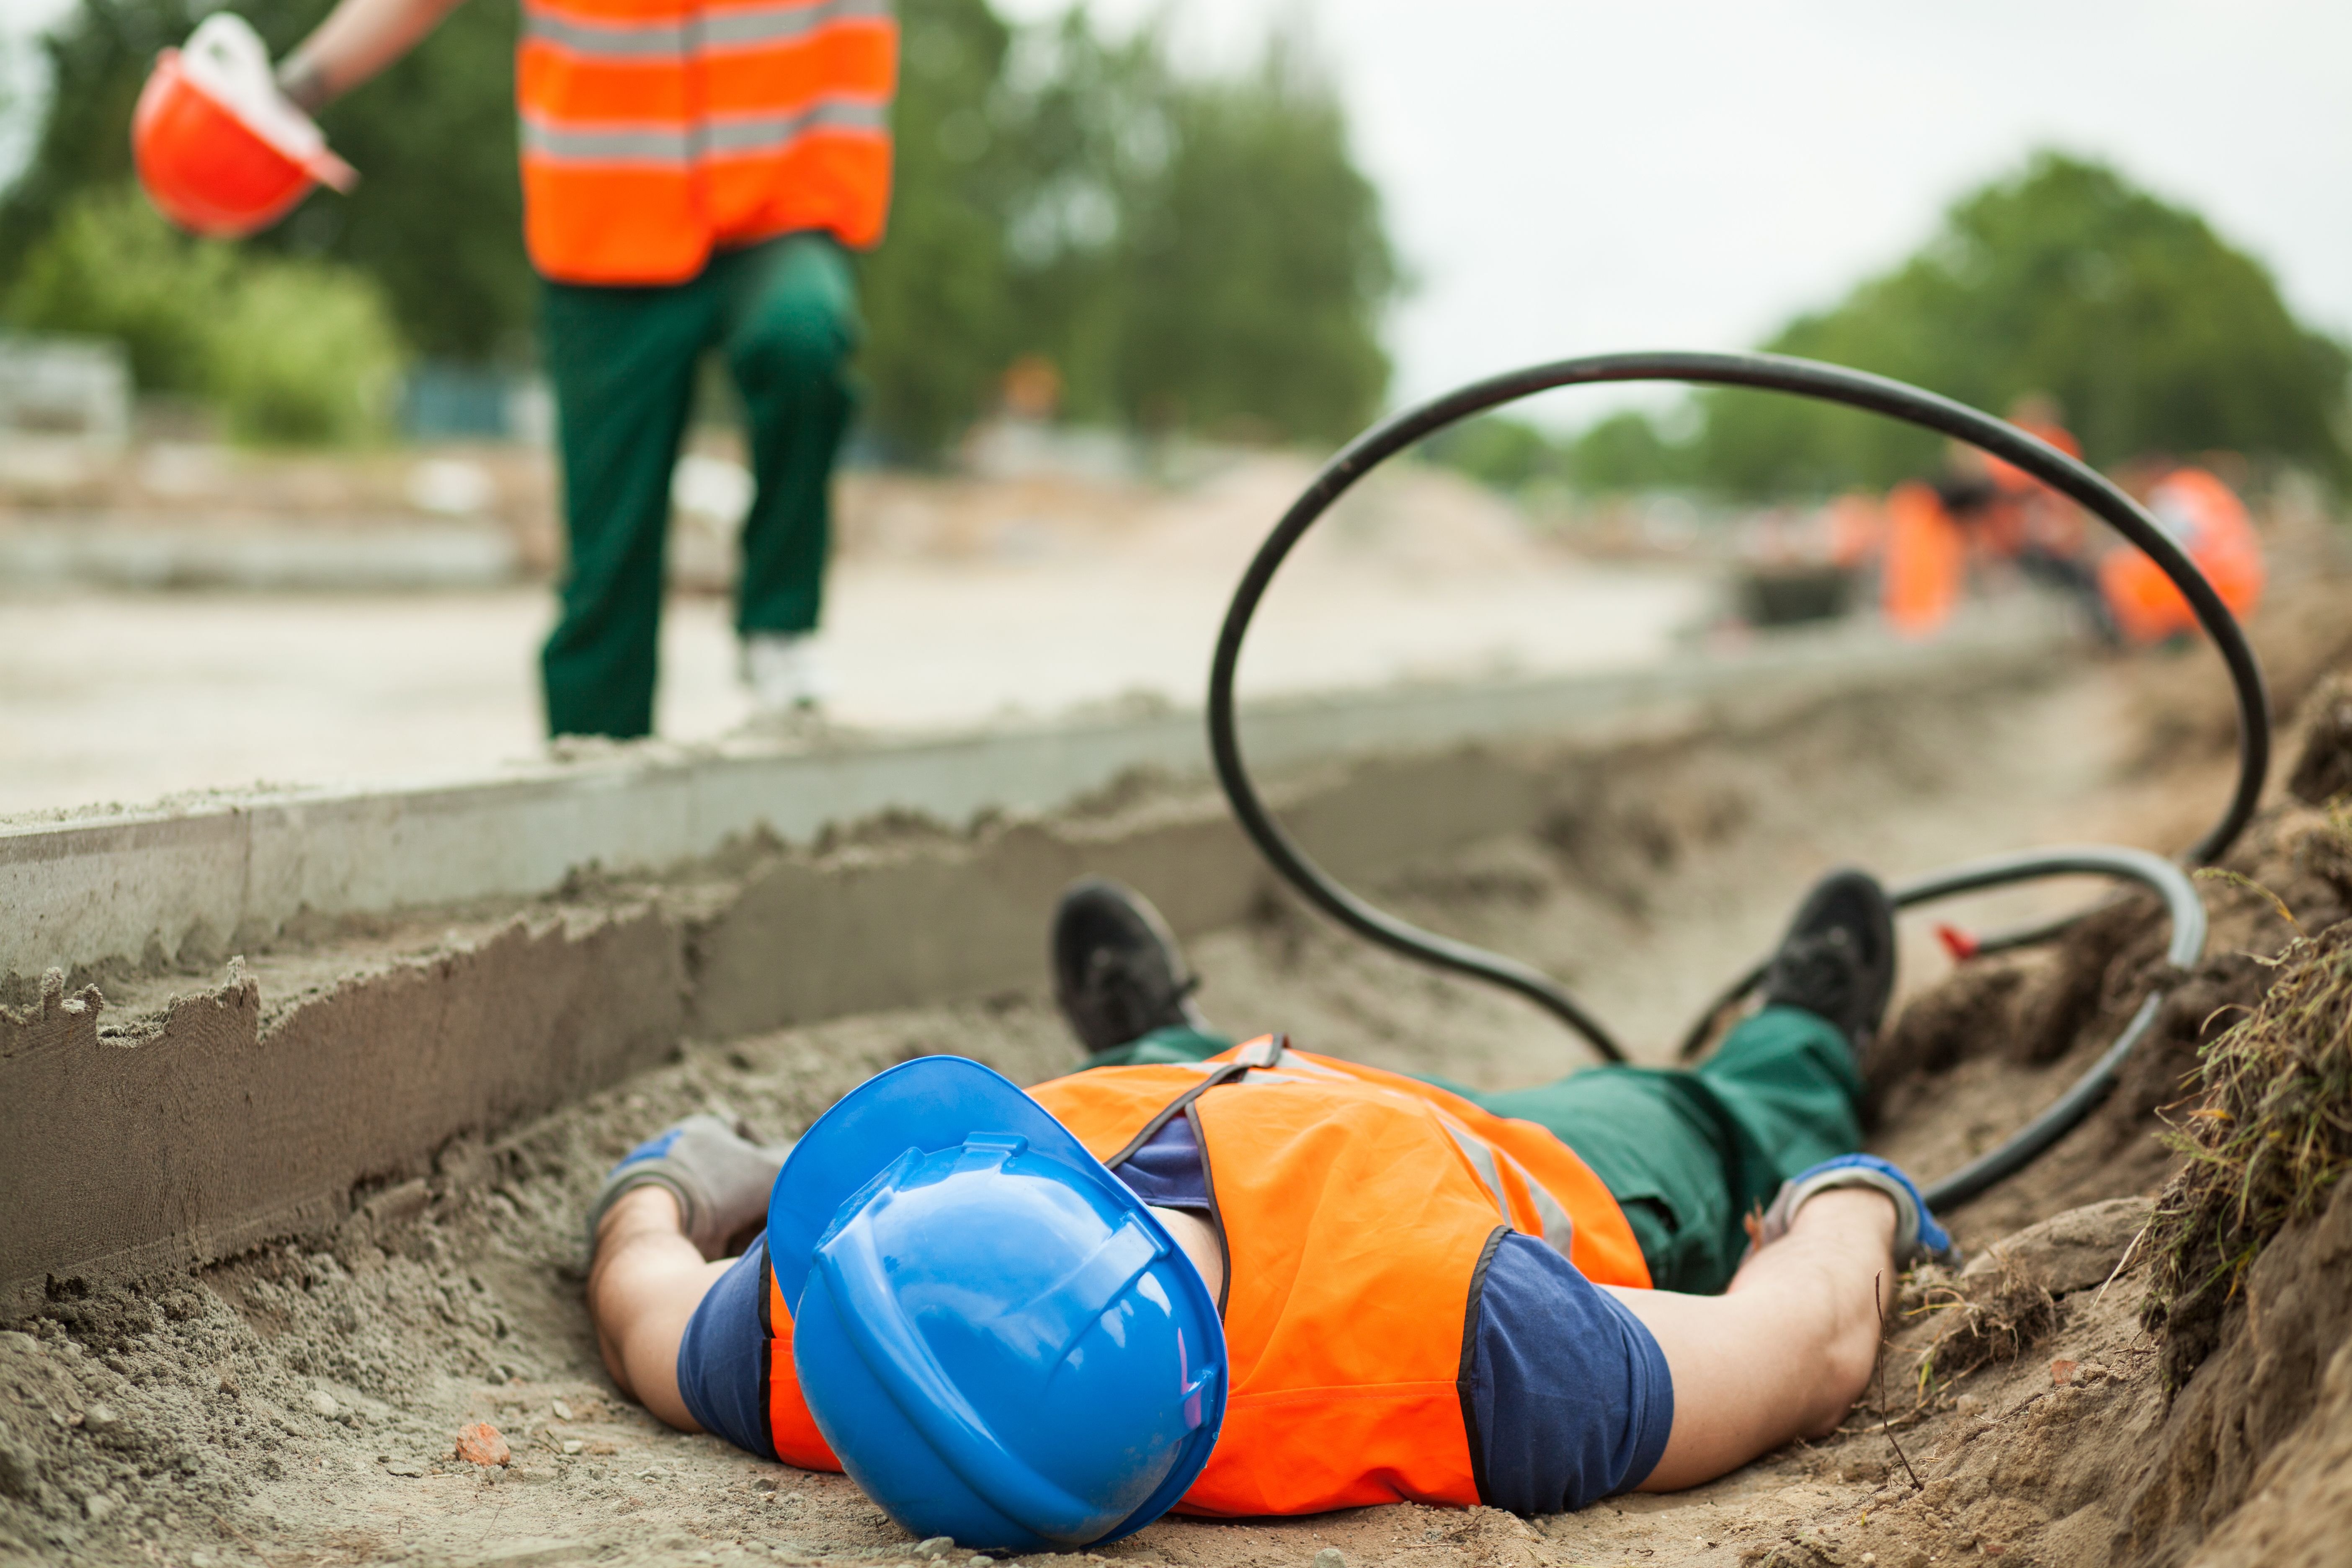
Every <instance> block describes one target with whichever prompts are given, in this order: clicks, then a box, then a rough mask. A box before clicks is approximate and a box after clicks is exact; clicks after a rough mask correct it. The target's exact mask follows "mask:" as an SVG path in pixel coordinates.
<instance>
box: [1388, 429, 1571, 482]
mask: <svg viewBox="0 0 2352 1568" xmlns="http://www.w3.org/2000/svg"><path fill="white" fill-rule="evenodd" d="M1420 452H1421V456H1422V457H1423V458H1426V459H1427V460H1428V461H1430V462H1433V463H1439V464H1443V465H1444V467H1446V468H1455V469H1458V470H1460V471H1461V472H1463V473H1465V474H1467V475H1469V476H1470V477H1471V478H1472V479H1476V480H1477V481H1478V482H1479V483H1480V484H1483V485H1489V486H1492V487H1493V488H1494V489H1498V490H1503V491H1506V492H1508V491H1515V490H1522V489H1527V487H1528V486H1529V485H1531V484H1533V483H1535V482H1536V481H1538V479H1558V478H1559V477H1560V476H1561V474H1562V471H1563V470H1564V468H1565V467H1566V454H1565V453H1564V452H1563V451H1562V450H1561V448H1560V447H1559V446H1558V445H1556V444H1555V443H1554V442H1553V440H1552V438H1551V437H1549V436H1547V435H1545V434H1544V433H1543V432H1542V431H1541V430H1539V429H1538V428H1536V426H1532V425H1530V424H1528V422H1527V421H1526V420H1524V419H1514V418H1512V417H1511V416H1509V415H1507V414H1481V415H1479V416H1476V417H1475V418H1472V419H1465V420H1464V421H1463V422H1462V423H1461V424H1459V425H1456V426H1453V427H1452V428H1450V429H1445V430H1441V431H1439V432H1438V433H1437V434H1436V435H1434V436H1432V437H1430V438H1429V439H1428V440H1426V441H1423V443H1422V444H1421V447H1420Z"/></svg>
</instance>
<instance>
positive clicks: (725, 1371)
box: [677, 1237, 776, 1459]
mask: <svg viewBox="0 0 2352 1568" xmlns="http://www.w3.org/2000/svg"><path fill="white" fill-rule="evenodd" d="M767 1296H768V1239H767V1237H761V1238H760V1239H759V1240H757V1241H755V1242H753V1243H752V1244H751V1247H749V1248H748V1249H747V1250H746V1251H745V1252H744V1254H743V1256H742V1257H740V1258H737V1259H736V1260H735V1263H734V1267H732V1268H729V1269H728V1270H727V1272H726V1273H724V1274H722V1275H720V1276H719V1283H718V1284H716V1285H713V1286H712V1287H711V1288H710V1289H709V1290H708V1291H706V1292H705V1293H704V1295H703V1298H702V1301H701V1304H700V1305H698V1306H697V1307H696V1308H695V1309H694V1316H692V1317H690V1318H688V1320H687V1321H686V1333H685V1334H684V1335H683V1336H682V1337H681V1338H680V1339H679V1340H678V1342H677V1392H678V1396H679V1397H680V1398H681V1399H683V1400H684V1401H685V1402H686V1411H687V1414H688V1415H691V1416H693V1417H694V1419H695V1421H696V1423H697V1424H698V1425H699V1426H701V1428H702V1429H703V1430H704V1431H706V1432H709V1433H713V1434H715V1435H717V1436H721V1437H724V1438H726V1439H727V1440H728V1441H729V1442H730V1443H732V1444H734V1445H735V1446H736V1447H739V1448H741V1449H743V1450H744V1451H745V1452H747V1453H752V1454H757V1455H759V1456H760V1458H763V1459H772V1458H775V1457H776V1446H775V1444H774V1442H773V1441H772V1440H771V1439H770V1437H769V1436H768V1353H769V1344H770V1342H769V1339H768V1331H767V1328H766V1326H765V1325H764V1324H762V1323H761V1321H760V1309H761V1304H762V1303H763V1302H765V1301H766V1300H767Z"/></svg>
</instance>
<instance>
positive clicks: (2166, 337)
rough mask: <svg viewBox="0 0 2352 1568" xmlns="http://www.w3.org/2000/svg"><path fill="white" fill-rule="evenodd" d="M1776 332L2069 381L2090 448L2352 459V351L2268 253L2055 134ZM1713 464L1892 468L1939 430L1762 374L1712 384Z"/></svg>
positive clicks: (1760, 475) (1809, 343) (1773, 478)
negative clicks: (1740, 382)
mask: <svg viewBox="0 0 2352 1568" xmlns="http://www.w3.org/2000/svg"><path fill="white" fill-rule="evenodd" d="M1765 346H1766V347H1767V348H1769V349H1771V350H1774V351H1776V352H1779V353H1791V354H1801V355H1803V356H1805V357H1807V358H1811V359H1821V360H1827V361H1831V362H1832V363H1839V364H1847V365H1853V366H1856V367H1858V368H1861V369H1864V370H1872V371H1877V372H1880V373H1882V374H1887V375H1892V376H1896V377H1899V378H1900V379H1902V380H1905V381H1909V382H1913V383H1916V384H1919V385H1922V386H1926V387H1928V388H1931V389H1933V390H1935V391H1937V392H1941V393H1944V394H1946V395H1949V396H1952V397H1956V398H1958V399H1959V400H1960V401H1962V402H1964V403H1969V404H1972V405H1976V406H1978V407H1980V408H1989V409H1993V410H1996V411H1997V410H2000V409H2002V408H2004V407H2006V406H2008V405H2009V404H2010V403H2011V402H2012V401H2013V400H2015V399H2016V398H2018V397H2020V396H2021V395H2026V394H2028V393H2033V392H2046V393H2050V394H2053V395H2055V396H2056V397H2057V398H2058V400H2059V402H2060V403H2061V404H2062V405H2063V407H2064V409H2065V410H2066V412H2067V414H2068V416H2069V422H2070V424H2071V425H2072V426H2073V428H2074V432H2075V434H2076V435H2077V437H2079V438H2080V439H2081V440H2082V442H2083V445H2084V455H2085V456H2086V457H2087V458H2089V459H2090V460H2091V461H2092V462H2094V463H2095V464H2103V465H2104V464H2111V463H2114V462H2116V461H2118V460H2121V459H2123V458H2128V457H2131V456H2133V455H2135V454H2137V453H2140V452H2144V451H2149V450H2168V451H2173V452H2194V451H2199V450H2202V449H2206V448H2211V447H2227V448H2231V449H2234V450H2237V451H2240V452H2243V453H2246V454H2248V455H2250V456H2255V457H2267V458H2284V459H2286V460H2289V461H2294V462H2300V463H2305V464H2309V465H2311V466H2313V467H2315V468H2319V469H2321V470H2322V471H2324V472H2327V473H2330V474H2333V475H2336V476H2338V477H2342V476H2344V475H2346V474H2347V472H2352V453H2347V450H2346V448H2345V445H2344V441H2343V437H2342V436H2341V434H2340V432H2341V430H2342V429H2343V423H2342V422H2343V418H2344V411H2345V401H2346V377H2347V373H2352V353H2347V350H2346V348H2345V346H2344V345H2343V344H2341V343H2339V342H2335V341H2333V340H2332V339H2329V338H2327V337H2326V336H2325V335H2323V334H2321V333H2318V332H2315V331H2310V330H2308V329H2306V328H2305V327H2303V326H2301V325H2300V324H2298V323H2297V322H2296V321H2294V317H2293V316H2292V314H2291V313H2290V312H2289V311H2288V310H2287V308H2286V305H2285V303H2284V301H2283V300H2281V299H2280V297H2279V293H2278V289H2277V287H2276V285H2275V284H2274V283H2273V280H2272V279H2271V278H2270V275H2269V274H2268V273H2267V272H2266V271H2265V270H2264V269H2263V267H2262V265H2261V264H2260V263H2259V262H2257V261H2255V260H2254V259H2252V258H2251V257H2248V256H2247V255H2245V254H2244V253H2243V252H2242V251H2240V250H2237V249H2235V248H2233V247H2231V246H2230V245H2229V244H2228V243H2227V242H2226V241H2224V240H2223V239H2221V237H2219V236H2217V235H2216V234H2215V233H2214V232H2213V230H2212V229H2211V228H2210V226H2208V225H2207V224H2206V222H2205V220H2204V219H2203V218H2201V217H2200V216H2197V215H2196V214H2195V213H2192V212H2189V211H2187V210H2186V209H2183V208H2180V207H2176V206H2172V205H2168V204H2166V203H2164V202H2162V201H2160V200H2158V198H2157V197H2155V196H2153V195H2149V194H2148V193H2147V192H2145V191H2142V190H2138V189H2137V188H2135V187H2134V186H2132V185H2131V184H2128V183H2127V182H2126V181H2125V180H2124V179H2123V178H2122V177H2121V176H2120V175H2118V174H2116V172H2115V171H2114V170H2112V169H2109V168H2106V167H2105V166H2104V165H2101V164H2097V163H2085V162H2083V161H2080V160H2077V159H2074V158H2070V157H2067V156H2065V155H2063V154H2061V153H2050V152H2044V153H2039V154H2037V155H2036V156H2035V157H2034V158H2033V159H2032V161H2031V163H2029V164H2028V165H2027V167H2026V168H2025V169H2024V170H2023V171H2022V172H2021V173H2020V174H2017V175H2015V176H2013V177H2011V178H2010V179H2007V180H2003V181H1999V182H1996V183H1994V184H1990V185H1987V186H1985V187H1984V188H1982V189H1980V190H1979V191H1977V192H1974V193H1972V194H1971V195H1968V196H1965V197H1963V198H1962V199H1961V200H1960V201H1958V203H1956V204H1955V205H1953V206H1952V208H1951V209H1950V211H1949V212H1948V214H1947V215H1946V217H1945V222H1944V226H1943V228H1942V229H1941V231H1940V232H1939V233H1938V234H1937V236H1936V237H1934V239H1933V240H1931V241H1930V242H1929V243H1928V244H1927V246H1926V247H1924V248H1922V249H1921V250H1920V251H1919V252H1918V253H1917V254H1916V255H1915V256H1914V257H1912V258H1910V259H1909V260H1907V261H1906V262H1905V263H1904V264H1903V265H1902V266H1900V267H1899V268H1895V270H1894V271H1893V272H1890V273H1888V274H1886V275H1885V276H1883V277H1879V278H1874V279H1869V280H1868V281H1866V282H1864V283H1862V284H1861V285H1859V286H1858V287H1856V288H1855V289H1853V292H1852V293H1850V294H1849V295H1848V296H1847V297H1846V298H1845V299H1844V300H1843V301H1841V302H1840V303H1839V304H1838V305H1837V306H1836V307H1835V308H1833V309H1832V310H1827V311H1825V312H1822V313H1821V314H1818V315H1810V316H1804V317H1801V318H1799V319H1798V320H1796V321H1792V322H1790V324H1789V325H1788V326H1787V327H1786V328H1784V329H1783V330H1782V331H1780V334H1779V335H1778V336H1776V337H1775V338H1774V339H1773V340H1772V341H1771V342H1769V343H1768V344H1766V345H1765ZM1700 401H1701V405H1702V406H1703V407H1704V408H1705V410H1706V434H1705V437H1704V439H1703V442H1702V445H1701V451H1700V455H1699V460H1700V465H1701V471H1702V473H1703V475H1704V477H1705V478H1706V479H1707V480H1708V481H1709V482H1711V483H1712V484H1714V485H1716V486H1717V487H1719V488H1721V489H1726V490H1729V491H1733V492H1738V493H1745V494H1759V495H1760V494H1768V493H1773V492H1786V491H1811V492H1817V493H1818V492H1826V491H1829V490H1832V489H1838V488H1842V487H1843V486H1846V485H1850V484H1855V483H1864V484H1874V485H1885V484H1889V483H1892V482H1894V481H1895V480H1897V479H1902V478H1904V477H1906V476H1908V475H1913V474H1917V473H1921V472H1924V471H1927V470H1930V469H1932V468H1934V466H1935V465H1936V462H1937V442H1936V438H1935V437H1930V436H1927V435H1925V434H1921V433H1914V432H1912V431H1910V430H1908V429H1907V428H1906V427H1904V426H1897V425H1895V424H1893V423H1892V422H1890V421H1886V420H1882V419H1876V418H1874V417H1871V416H1864V415H1860V414H1852V413H1847V412H1844V411H1843V410H1837V409H1831V408H1827V407H1824V406H1821V405H1812V404H1809V403H1803V402H1800V401H1798V400H1796V399H1793V398H1786V397H1776V396H1771V395H1765V394H1759V393H1748V392H1729V391H1726V392H1713V393H1707V394H1705V395H1702V396H1701V399H1700Z"/></svg>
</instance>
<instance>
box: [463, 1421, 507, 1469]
mask: <svg viewBox="0 0 2352 1568" xmlns="http://www.w3.org/2000/svg"><path fill="white" fill-rule="evenodd" d="M457 1458H461V1459H463V1460H465V1461H466V1462H467V1464H469V1465H481V1466H484V1467H486V1468H494V1467H496V1466H499V1465H504V1464H508V1463H510V1462H512V1460H513V1458H514V1451H513V1450H512V1449H510V1448H509V1447H507V1440H506V1439H505V1438H504V1437H501V1436H499V1429H498V1428H497V1427H495V1426H491V1425H490V1424H489V1423H488V1422H487V1421H477V1422H475V1423H474V1424H473V1425H472V1426H461V1427H459V1428H458V1429H457Z"/></svg>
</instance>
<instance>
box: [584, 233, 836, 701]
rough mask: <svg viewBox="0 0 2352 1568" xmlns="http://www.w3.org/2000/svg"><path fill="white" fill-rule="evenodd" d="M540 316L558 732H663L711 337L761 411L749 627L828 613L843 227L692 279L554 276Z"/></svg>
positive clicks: (745, 612)
mask: <svg viewBox="0 0 2352 1568" xmlns="http://www.w3.org/2000/svg"><path fill="white" fill-rule="evenodd" d="M540 324H541V335H542V338H543V341H544V346H545V355H546V363H547V372H548V376H549V379H550V380H551V382H552V383H553V384H554V388H555V410H556V420H557V425H558V427H559V430H560V432H561V435H560V440H561V443H562V457H563V521H564V528H565V531H566V533H567V535H568V537H569V540H570V542H571V563H570V566H569V568H568V570H567V571H566V573H565V574H564V578H563V587H562V616H561V618H560V619H559V620H558V621H557V623H556V626H555V631H554V633H553V634H552V635H551V637H549V638H548V639H547V647H546V649H545V651H544V652H543V653H542V654H541V658H540V668H541V674H542V676H543V678H544V679H545V681H546V689H547V729H548V732H549V733H550V734H552V735H613V736H617V737H621V738H624V739H625V738H627V737H630V736H635V735H645V734H650V733H651V732H652V731H653V724H654V678H655V664H656V647H657V644H658V638H659V635H660V630H661V603H662V586H663V566H662V563H663V557H664V555H665V553H666V551H665V546H666V544H667V535H668V531H669V486H670V471H671V469H672V468H674V467H676V465H677V447H678V442H679V440H680V438H681V437H683V436H684V435H685V432H686V421H687V416H688V413H689V412H690V410H691V408H692V406H693V402H694V384H695V378H696V371H697V368H698V365H699V363H700V362H701V359H702V355H703V354H704V353H705V352H707V351H709V350H711V349H717V350H718V351H719V353H721V354H722V355H724V357H725V359H726V363H727V369H728V373H729V374H730V376H732V378H733V379H734V383H735V385H736V387H737V388H738V389H739V390H740V392H741V393H742V395H743V405H744V408H745V410H746V412H747V413H748V414H749V416H750V424H751V430H750V445H751V474H752V478H753V479H754V480H755V481H756V487H757V488H756V491H755V494H754V496H753V499H752V502H751V515H750V516H749V517H748V518H747V519H745V521H744V523H743V540H742V555H743V561H742V570H741V574H740V577H739V579H738V582H737V586H736V599H735V603H736V614H735V625H736V627H737V629H738V630H739V631H743V632H770V631H772V632H804V631H808V630H810V629H811V628H812V627H814V626H815V625H816V622H817V613H818V611H819V609H820V608H821V606H822V602H823V595H824V563H825V555H826V552H827V550H828V549H829V547H830V545H831V542H832V482H831V481H832V477H833V460H834V456H835V452H837V451H838V450H839V448H840V446H841V437H842V433H843V431H844V430H845V429H846V428H847V426H848V424H849V414H850V408H851V405H852V395H851V390H850V383H849V376H848V360H849V355H850V353H851V351H852V350H853V349H855V348H856V344H857V340H858V336H859V333H860V327H859V324H858V320H857V297H856V281H855V279H853V278H852V276H851V273H850V268H849V258H847V257H846V256H845V254H844V253H843V251H842V248H841V247H840V246H838V245H836V244H835V242H834V241H833V240H832V239H831V238H830V237H826V236H823V235H814V234H796V235H788V236H786V237H783V238H782V239H775V240H770V241H768V242H766V243H765V244H761V245H755V246H751V247H746V248H744V249H741V250H732V251H723V252H720V253H719V254H718V255H715V256H713V257H712V258H710V261H709V265H708V266H706V267H705V268H703V269H702V271H701V273H700V275H698V277H695V278H693V279H689V280H688V281H687V282H684V283H676V284H666V285H660V286H656V287H648V288H603V287H593V288H592V287H587V286H584V285H581V284H572V283H549V284H548V285H546V289H545V293H544V295H543V296H542V300H541V322H540Z"/></svg>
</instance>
